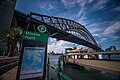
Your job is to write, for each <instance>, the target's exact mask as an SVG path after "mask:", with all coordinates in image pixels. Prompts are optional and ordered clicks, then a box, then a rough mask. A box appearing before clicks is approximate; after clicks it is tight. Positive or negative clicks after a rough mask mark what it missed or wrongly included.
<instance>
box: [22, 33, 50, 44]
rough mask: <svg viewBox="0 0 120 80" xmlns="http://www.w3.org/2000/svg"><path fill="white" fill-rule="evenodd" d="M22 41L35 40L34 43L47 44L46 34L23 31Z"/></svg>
mask: <svg viewBox="0 0 120 80" xmlns="http://www.w3.org/2000/svg"><path fill="white" fill-rule="evenodd" d="M23 40H35V41H43V42H47V40H48V34H45V33H39V32H32V31H24V33H23Z"/></svg>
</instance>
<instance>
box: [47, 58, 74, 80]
mask: <svg viewBox="0 0 120 80" xmlns="http://www.w3.org/2000/svg"><path fill="white" fill-rule="evenodd" d="M50 68H51V69H53V70H54V71H55V72H56V74H57V78H58V80H72V79H71V78H69V77H68V76H67V75H65V74H64V73H63V71H62V69H61V62H60V58H59V60H58V64H57V68H54V67H53V66H51V65H50V61H49V57H48V63H47V80H50V76H49V69H50Z"/></svg>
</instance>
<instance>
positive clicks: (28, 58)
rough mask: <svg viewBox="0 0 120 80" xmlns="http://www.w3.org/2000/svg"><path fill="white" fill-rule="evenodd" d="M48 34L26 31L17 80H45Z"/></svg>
mask: <svg viewBox="0 0 120 80" xmlns="http://www.w3.org/2000/svg"><path fill="white" fill-rule="evenodd" d="M47 41H48V34H46V33H40V32H33V31H24V32H23V44H22V50H21V54H20V59H19V65H18V71H17V78H16V80H26V79H27V80H28V79H29V80H41V79H42V80H45V76H46V59H47Z"/></svg>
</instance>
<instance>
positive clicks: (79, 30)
mask: <svg viewBox="0 0 120 80" xmlns="http://www.w3.org/2000/svg"><path fill="white" fill-rule="evenodd" d="M14 16H15V17H16V19H17V22H18V24H23V21H24V22H27V23H28V22H29V23H30V24H31V23H32V24H31V25H32V26H34V29H35V28H36V25H40V24H43V25H45V26H46V27H47V28H48V33H49V34H50V37H53V38H57V39H58V40H65V41H69V42H73V43H77V44H80V45H84V46H87V47H90V48H93V49H95V50H97V51H100V50H101V48H100V47H99V46H98V44H97V43H96V41H95V39H94V37H93V36H92V34H91V33H90V32H89V31H88V30H87V29H86V28H85V27H84V26H83V25H81V24H79V23H77V22H75V21H73V20H69V19H65V18H60V17H52V16H47V15H42V14H37V13H33V12H30V14H29V15H25V14H23V13H20V12H19V11H15V12H14ZM30 24H29V26H30ZM33 24H34V25H33ZM19 26H21V25H19ZM29 26H28V25H27V27H26V28H27V29H28V28H29ZM35 31H36V29H35Z"/></svg>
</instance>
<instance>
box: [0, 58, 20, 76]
mask: <svg viewBox="0 0 120 80" xmlns="http://www.w3.org/2000/svg"><path fill="white" fill-rule="evenodd" d="M17 64H18V57H16V58H1V59H0V75H1V74H4V73H5V72H7V71H8V70H10V69H12V68H13V67H15V66H17Z"/></svg>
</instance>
